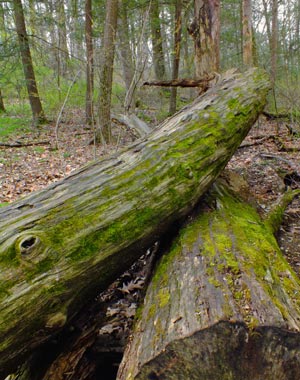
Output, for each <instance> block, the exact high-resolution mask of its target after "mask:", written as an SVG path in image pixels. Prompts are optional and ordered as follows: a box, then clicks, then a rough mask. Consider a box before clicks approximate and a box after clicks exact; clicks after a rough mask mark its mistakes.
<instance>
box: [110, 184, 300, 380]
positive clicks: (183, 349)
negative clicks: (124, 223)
mask: <svg viewBox="0 0 300 380" xmlns="http://www.w3.org/2000/svg"><path fill="white" fill-rule="evenodd" d="M297 194H299V190H298V191H297V192H294V193H293V195H297ZM290 195H291V194H289V195H288V196H287V197H286V196H285V197H284V201H283V202H281V203H280V205H279V209H278V213H279V214H281V211H282V210H281V209H282V206H283V204H284V203H285V202H287V201H288V198H289V196H290ZM274 212H275V211H274V210H273V212H272V215H274ZM270 219H271V220H270ZM273 219H274V218H273V216H272V217H271V218H267V221H266V222H264V221H262V220H261V218H260V217H259V216H258V214H257V212H256V210H255V209H254V208H253V207H252V206H249V204H247V203H245V202H244V201H242V200H240V199H239V198H238V197H237V196H236V195H233V193H232V192H230V191H229V190H228V188H227V187H226V186H224V183H223V184H222V183H221V182H219V183H218V184H217V185H216V186H215V187H214V189H213V191H212V192H211V193H210V195H209V197H207V198H206V207H205V208H204V209H203V210H202V213H201V214H200V215H199V216H198V217H197V218H196V219H195V220H194V221H193V222H192V223H191V224H190V225H188V226H187V227H186V228H185V229H183V230H182V231H181V233H180V236H179V237H178V239H177V241H176V242H175V243H174V244H173V247H172V249H171V250H170V252H169V253H168V254H167V255H165V256H163V257H162V259H161V261H160V263H159V265H158V267H157V268H156V271H155V273H154V276H153V279H152V281H151V284H150V286H149V288H148V290H147V294H146V297H145V300H144V306H143V308H142V310H140V316H139V320H138V321H137V324H136V326H135V329H134V334H133V337H132V340H131V342H130V343H129V344H128V347H127V349H126V352H125V354H124V357H123V361H122V364H121V366H120V368H119V373H118V376H117V380H132V379H135V380H144V379H145V380H146V379H147V380H149V379H153V380H155V379H169V380H170V379H189V380H196V379H197V380H198V379H201V380H210V379H236V380H241V379H243V380H253V379H264V380H273V379H277V380H278V379H280V380H292V379H298V378H300V359H299V358H300V334H299V330H300V298H299V292H300V280H299V278H298V277H297V276H296V274H295V273H294V271H293V270H292V269H291V267H290V266H289V264H288V263H287V262H286V260H285V258H284V257H283V255H282V253H281V252H280V249H279V247H278V245H277V242H276V240H275V238H274V235H273V230H274V228H275V225H274V224H273V223H272V222H271V221H272V220H273Z"/></svg>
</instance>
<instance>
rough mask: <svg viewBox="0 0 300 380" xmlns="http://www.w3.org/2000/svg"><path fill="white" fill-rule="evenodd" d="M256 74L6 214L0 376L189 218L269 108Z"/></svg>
mask: <svg viewBox="0 0 300 380" xmlns="http://www.w3.org/2000/svg"><path fill="white" fill-rule="evenodd" d="M268 87H269V83H268V80H267V78H266V75H265V74H264V73H263V72H261V71H260V70H258V69H253V70H250V71H248V72H247V73H245V74H243V75H238V74H235V75H232V76H230V77H227V78H226V77H225V79H224V80H223V81H220V83H219V84H218V85H217V86H216V87H215V88H212V89H211V90H210V91H208V92H207V93H206V94H205V95H204V96H202V97H199V98H197V99H196V100H195V102H194V103H193V104H192V105H191V106H188V107H186V108H184V109H183V110H182V111H180V112H179V113H177V114H176V115H174V116H173V117H172V118H170V119H168V120H166V121H165V122H164V123H162V124H161V125H160V127H159V128H157V129H156V130H155V131H154V132H153V133H151V134H150V135H149V136H147V137H146V138H145V139H143V140H141V141H139V142H137V143H135V144H134V145H132V146H131V147H130V148H129V149H127V150H125V151H123V152H122V153H118V154H117V155H114V156H112V157H110V158H109V159H105V160H102V161H96V162H94V163H91V164H89V165H87V166H85V167H84V168H82V169H81V170H79V171H77V172H76V173H74V174H71V175H70V176H69V177H67V178H66V179H64V180H63V181H60V182H57V183H54V184H52V185H51V186H49V187H48V188H46V189H45V190H42V191H40V192H37V193H34V194H33V195H31V196H29V197H27V198H24V199H23V200H20V201H18V202H16V203H13V204H12V205H10V206H7V207H3V208H1V209H0V352H1V353H0V378H3V377H5V376H6V375H7V374H9V373H10V372H13V371H14V370H15V367H16V363H18V362H19V361H21V360H23V358H24V357H26V355H28V354H29V353H30V352H31V351H32V350H33V348H34V347H37V346H39V345H40V344H41V343H42V342H44V341H45V340H46V339H48V338H49V337H50V336H52V335H53V334H55V333H56V332H57V331H59V330H60V329H61V328H62V327H63V326H65V325H66V324H67V323H68V322H69V321H70V320H71V318H72V317H73V316H74V315H75V313H76V312H77V311H78V310H79V309H80V308H81V307H82V306H83V305H84V304H85V302H86V300H88V299H91V297H93V296H94V295H95V293H96V292H98V291H100V290H103V289H104V288H105V287H107V286H108V284H109V283H110V282H112V280H114V279H115V278H116V277H117V276H118V275H119V274H120V273H122V272H123V271H124V269H126V268H127V267H129V265H130V264H131V263H132V262H133V261H134V260H135V259H137V257H138V256H139V255H140V254H141V253H142V252H143V251H145V250H146V248H147V247H148V246H149V245H151V244H153V243H154V242H155V241H156V240H157V238H158V236H159V235H161V234H162V233H164V232H165V231H167V230H168V229H169V228H170V227H171V226H172V224H173V223H174V222H176V221H178V220H179V219H180V218H182V217H183V216H184V215H186V214H187V213H188V212H189V211H190V210H191V209H192V207H193V206H194V205H195V203H196V202H197V201H198V199H199V197H200V196H201V195H202V194H203V193H204V192H205V191H206V190H207V188H208V187H209V185H210V184H211V183H212V182H213V181H214V179H215V178H216V177H217V176H218V174H219V173H220V172H221V171H222V169H223V168H224V166H225V165H226V163H227V161H228V160H229V159H230V157H231V156H232V154H233V153H234V151H235V150H236V149H237V147H238V146H239V145H240V143H241V141H242V140H243V139H244V137H245V136H246V135H247V133H248V131H249V129H250V128H251V126H252V125H253V123H254V122H255V120H256V118H257V117H258V115H259V113H260V112H261V110H262V109H263V107H264V104H265V97H266V94H267V92H268Z"/></svg>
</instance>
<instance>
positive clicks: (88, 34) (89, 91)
mask: <svg viewBox="0 0 300 380" xmlns="http://www.w3.org/2000/svg"><path fill="white" fill-rule="evenodd" d="M92 28H93V16H92V1H91V0H86V1H85V42H86V103H85V113H86V122H87V124H90V123H91V122H92V120H93V89H94V70H93V63H94V57H93V38H92Z"/></svg>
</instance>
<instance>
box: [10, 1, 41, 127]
mask: <svg viewBox="0 0 300 380" xmlns="http://www.w3.org/2000/svg"><path fill="white" fill-rule="evenodd" d="M13 6H14V15H15V22H16V29H17V34H18V39H19V45H20V52H21V58H22V64H23V70H24V75H25V80H26V86H27V92H28V96H29V102H30V106H31V111H32V115H33V122H34V124H35V125H38V124H40V123H41V122H43V121H45V116H44V111H43V108H42V103H41V101H40V97H39V93H38V88H37V84H36V80H35V75H34V70H33V64H32V59H31V53H30V48H29V42H28V36H27V31H26V26H25V19H24V12H23V6H22V1H21V0H14V1H13Z"/></svg>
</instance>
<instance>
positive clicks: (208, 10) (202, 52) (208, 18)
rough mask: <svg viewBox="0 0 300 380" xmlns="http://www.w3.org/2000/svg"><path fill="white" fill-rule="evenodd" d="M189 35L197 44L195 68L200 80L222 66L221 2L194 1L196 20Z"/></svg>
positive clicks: (210, 0) (209, 0)
mask: <svg viewBox="0 0 300 380" xmlns="http://www.w3.org/2000/svg"><path fill="white" fill-rule="evenodd" d="M189 33H190V34H191V36H192V37H193V39H194V44H195V68H196V75H197V77H198V78H202V77H203V76H204V75H205V74H208V73H211V72H213V71H216V72H218V71H219V66H220V1H219V0H194V20H193V22H192V24H191V25H190V27H189Z"/></svg>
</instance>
